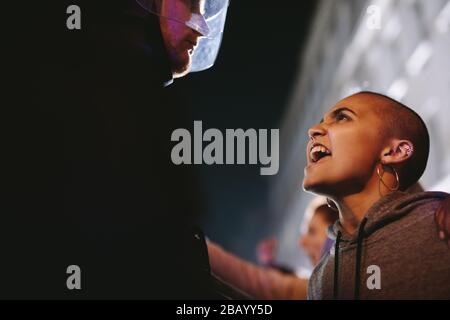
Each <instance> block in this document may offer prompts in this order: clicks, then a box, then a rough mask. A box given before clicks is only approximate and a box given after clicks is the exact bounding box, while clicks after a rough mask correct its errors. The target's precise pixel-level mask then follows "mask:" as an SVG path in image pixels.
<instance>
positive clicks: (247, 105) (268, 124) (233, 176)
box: [170, 0, 315, 260]
mask: <svg viewBox="0 0 450 320" xmlns="http://www.w3.org/2000/svg"><path fill="white" fill-rule="evenodd" d="M314 10H315V2H314V1H301V2H300V1H283V2H274V1H261V0H245V1H242V0H238V1H236V0H235V1H231V4H230V7H229V10H228V16H227V21H226V25H225V32H224V38H223V42H222V47H221V50H220V53H219V56H218V58H217V61H216V64H215V65H214V66H213V68H211V69H209V70H206V71H203V72H199V73H192V74H189V75H188V76H186V77H185V78H181V79H178V80H176V81H175V83H174V84H173V85H172V87H171V88H170V90H174V91H180V93H181V94H182V95H184V96H185V97H186V98H187V100H186V108H189V110H190V113H191V116H192V122H191V127H190V128H187V129H188V130H189V131H190V132H191V133H193V121H194V120H201V121H203V131H204V130H206V129H208V128H218V129H220V130H221V131H222V132H225V131H224V130H225V129H226V128H228V129H237V128H242V129H244V130H246V129H248V128H254V129H260V128H266V129H272V128H279V127H280V119H281V116H282V114H283V112H284V110H285V108H286V104H287V102H288V97H289V94H290V90H291V88H292V82H293V80H294V79H295V76H296V73H297V71H298V68H299V66H298V62H299V61H300V54H301V50H302V48H303V45H304V43H305V42H306V39H307V36H308V31H309V28H310V23H311V20H312V16H313V14H314ZM280 143H281V141H280ZM282 163H283V161H282V159H280V165H282ZM259 168H260V165H213V166H208V165H201V166H198V167H197V170H198V173H199V175H200V179H201V187H202V204H203V213H202V217H203V218H202V221H201V223H200V224H201V225H202V227H203V228H204V230H205V233H206V235H207V236H208V237H209V238H211V239H212V240H214V241H215V242H218V243H220V244H221V245H223V246H224V247H225V248H227V249H228V250H231V251H232V252H234V253H236V254H238V255H240V256H242V257H245V258H247V259H252V260H254V259H255V247H256V245H257V242H258V241H259V240H261V239H262V238H264V237H267V236H270V235H271V234H272V233H273V232H274V231H275V230H274V219H273V218H274V217H275V218H276V213H271V212H269V208H268V202H267V200H268V193H269V187H270V185H271V183H273V182H274V181H275V179H276V178H275V177H276V176H261V175H260V174H259Z"/></svg>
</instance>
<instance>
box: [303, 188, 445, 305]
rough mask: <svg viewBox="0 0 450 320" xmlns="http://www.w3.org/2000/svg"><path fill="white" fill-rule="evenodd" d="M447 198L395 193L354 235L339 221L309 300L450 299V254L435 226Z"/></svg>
mask: <svg viewBox="0 0 450 320" xmlns="http://www.w3.org/2000/svg"><path fill="white" fill-rule="evenodd" d="M446 196H448V194H447V193H443V192H421V193H415V194H409V193H404V192H399V191H398V192H394V193H391V194H389V195H387V196H385V197H383V198H381V199H380V200H379V201H378V202H376V203H375V204H374V205H373V206H372V207H371V208H370V209H369V210H368V211H367V214H366V215H365V217H364V218H363V219H362V220H361V222H360V225H359V228H358V232H356V233H355V234H354V235H349V234H347V233H346V232H345V231H344V230H343V229H342V228H341V225H340V223H339V221H338V222H336V223H335V224H334V225H333V226H332V227H331V228H330V235H331V236H333V237H334V238H335V239H336V243H335V246H334V248H332V249H331V250H330V252H329V253H327V254H326V255H325V256H324V257H323V258H322V260H321V261H320V262H319V264H318V265H317V266H316V268H315V269H314V271H313V274H312V276H311V279H310V282H309V289H308V298H309V299H450V249H449V247H448V246H447V243H446V242H445V241H442V240H440V239H439V237H438V232H437V229H436V224H435V221H434V213H435V211H436V209H437V208H438V207H439V205H440V203H441V201H442V200H443V199H444V198H445V197H446ZM335 252H337V254H335Z"/></svg>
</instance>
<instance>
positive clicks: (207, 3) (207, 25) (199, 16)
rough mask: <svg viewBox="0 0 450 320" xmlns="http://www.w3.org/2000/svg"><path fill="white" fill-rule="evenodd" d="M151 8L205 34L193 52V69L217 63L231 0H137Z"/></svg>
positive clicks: (157, 13)
mask: <svg viewBox="0 0 450 320" xmlns="http://www.w3.org/2000/svg"><path fill="white" fill-rule="evenodd" d="M136 1H137V3H138V4H139V5H140V6H141V7H143V8H144V9H145V10H147V11H148V12H151V13H153V14H156V15H158V16H160V17H164V18H166V19H169V20H172V21H176V22H178V23H181V24H184V25H186V26H187V27H189V28H191V29H193V30H195V31H197V32H198V33H200V34H201V37H200V38H199V40H198V45H197V46H196V48H195V50H194V51H193V53H192V56H191V67H190V71H191V72H196V71H202V70H205V69H208V68H210V67H211V66H212V65H214V62H215V60H216V57H217V54H218V52H219V48H220V44H221V42H222V35H223V29H224V26H225V20H226V15H227V10H228V5H229V0H136Z"/></svg>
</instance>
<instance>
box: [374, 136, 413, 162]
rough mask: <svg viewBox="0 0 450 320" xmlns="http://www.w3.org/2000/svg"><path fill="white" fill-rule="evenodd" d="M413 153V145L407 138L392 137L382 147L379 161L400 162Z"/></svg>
mask: <svg viewBox="0 0 450 320" xmlns="http://www.w3.org/2000/svg"><path fill="white" fill-rule="evenodd" d="M413 154H414V146H413V144H412V142H411V141H409V140H398V139H394V140H392V141H391V143H390V144H389V146H388V147H386V148H385V149H383V152H382V154H381V162H382V163H385V164H397V163H402V162H404V161H406V160H407V159H409V158H410V157H411V156H412V155H413Z"/></svg>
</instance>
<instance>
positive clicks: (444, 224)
mask: <svg viewBox="0 0 450 320" xmlns="http://www.w3.org/2000/svg"><path fill="white" fill-rule="evenodd" d="M434 218H435V220H436V225H437V228H438V232H439V238H440V239H442V240H446V241H447V244H448V245H449V246H450V195H449V196H447V198H445V200H444V201H442V204H441V206H440V207H439V208H438V209H437V210H436V214H435V216H434Z"/></svg>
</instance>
